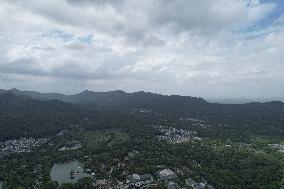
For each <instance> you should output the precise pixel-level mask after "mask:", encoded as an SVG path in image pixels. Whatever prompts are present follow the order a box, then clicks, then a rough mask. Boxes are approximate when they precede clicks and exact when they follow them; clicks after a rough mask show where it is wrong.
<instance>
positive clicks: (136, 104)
mask: <svg viewBox="0 0 284 189" xmlns="http://www.w3.org/2000/svg"><path fill="white" fill-rule="evenodd" d="M2 91H5V90H2ZM8 91H9V92H12V93H13V94H16V95H25V96H29V97H31V98H33V99H37V100H42V101H46V100H60V101H63V102H69V103H73V104H81V105H86V104H87V105H90V106H96V107H111V108H151V109H156V110H161V109H162V108H166V109H167V110H171V109H172V110H175V109H176V108H177V107H179V108H186V107H188V106H191V107H192V106H195V105H199V104H205V103H207V101H206V100H204V99H202V98H197V97H190V96H179V95H161V94H156V93H150V92H144V91H139V92H133V93H126V92H124V91H122V90H115V91H109V92H94V91H88V90H85V91H83V92H81V93H79V94H75V95H64V94H60V93H40V92H36V91H21V90H18V89H15V88H14V89H10V90H8Z"/></svg>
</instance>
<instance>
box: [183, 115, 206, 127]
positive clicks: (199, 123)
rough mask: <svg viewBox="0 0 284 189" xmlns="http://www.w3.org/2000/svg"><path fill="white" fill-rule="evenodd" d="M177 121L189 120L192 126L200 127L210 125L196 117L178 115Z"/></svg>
mask: <svg viewBox="0 0 284 189" xmlns="http://www.w3.org/2000/svg"><path fill="white" fill-rule="evenodd" d="M179 121H182V122H191V124H192V125H193V126H196V127H202V128H207V127H211V125H210V124H208V123H206V121H205V120H200V119H197V118H185V117H180V118H179Z"/></svg>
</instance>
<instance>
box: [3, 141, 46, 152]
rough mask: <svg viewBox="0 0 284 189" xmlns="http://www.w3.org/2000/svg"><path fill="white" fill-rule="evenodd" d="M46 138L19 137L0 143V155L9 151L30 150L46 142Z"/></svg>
mask: <svg viewBox="0 0 284 189" xmlns="http://www.w3.org/2000/svg"><path fill="white" fill-rule="evenodd" d="M48 141H49V139H48V138H36V139H34V138H20V139H13V140H7V141H4V142H2V143H0V157H1V156H4V155H8V154H11V153H21V152H30V151H31V150H32V149H33V148H35V147H38V146H40V145H43V144H45V143H46V142H48Z"/></svg>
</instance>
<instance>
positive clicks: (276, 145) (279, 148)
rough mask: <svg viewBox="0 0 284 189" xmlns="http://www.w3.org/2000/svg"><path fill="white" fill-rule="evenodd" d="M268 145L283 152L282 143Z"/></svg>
mask: <svg viewBox="0 0 284 189" xmlns="http://www.w3.org/2000/svg"><path fill="white" fill-rule="evenodd" d="M269 146H270V147H271V148H274V149H276V150H278V151H279V152H282V153H284V144H269Z"/></svg>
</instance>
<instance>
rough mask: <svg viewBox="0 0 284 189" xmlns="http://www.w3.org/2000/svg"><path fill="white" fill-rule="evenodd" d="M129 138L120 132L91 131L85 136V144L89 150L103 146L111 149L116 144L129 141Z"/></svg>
mask: <svg viewBox="0 0 284 189" xmlns="http://www.w3.org/2000/svg"><path fill="white" fill-rule="evenodd" d="M128 139H129V136H128V134H127V133H125V132H121V131H119V130H113V129H112V130H98V131H89V132H87V134H86V135H85V136H84V144H85V145H86V146H87V147H88V148H91V149H92V148H98V147H102V146H108V147H111V146H112V145H114V144H119V143H123V142H125V141H127V140H128Z"/></svg>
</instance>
